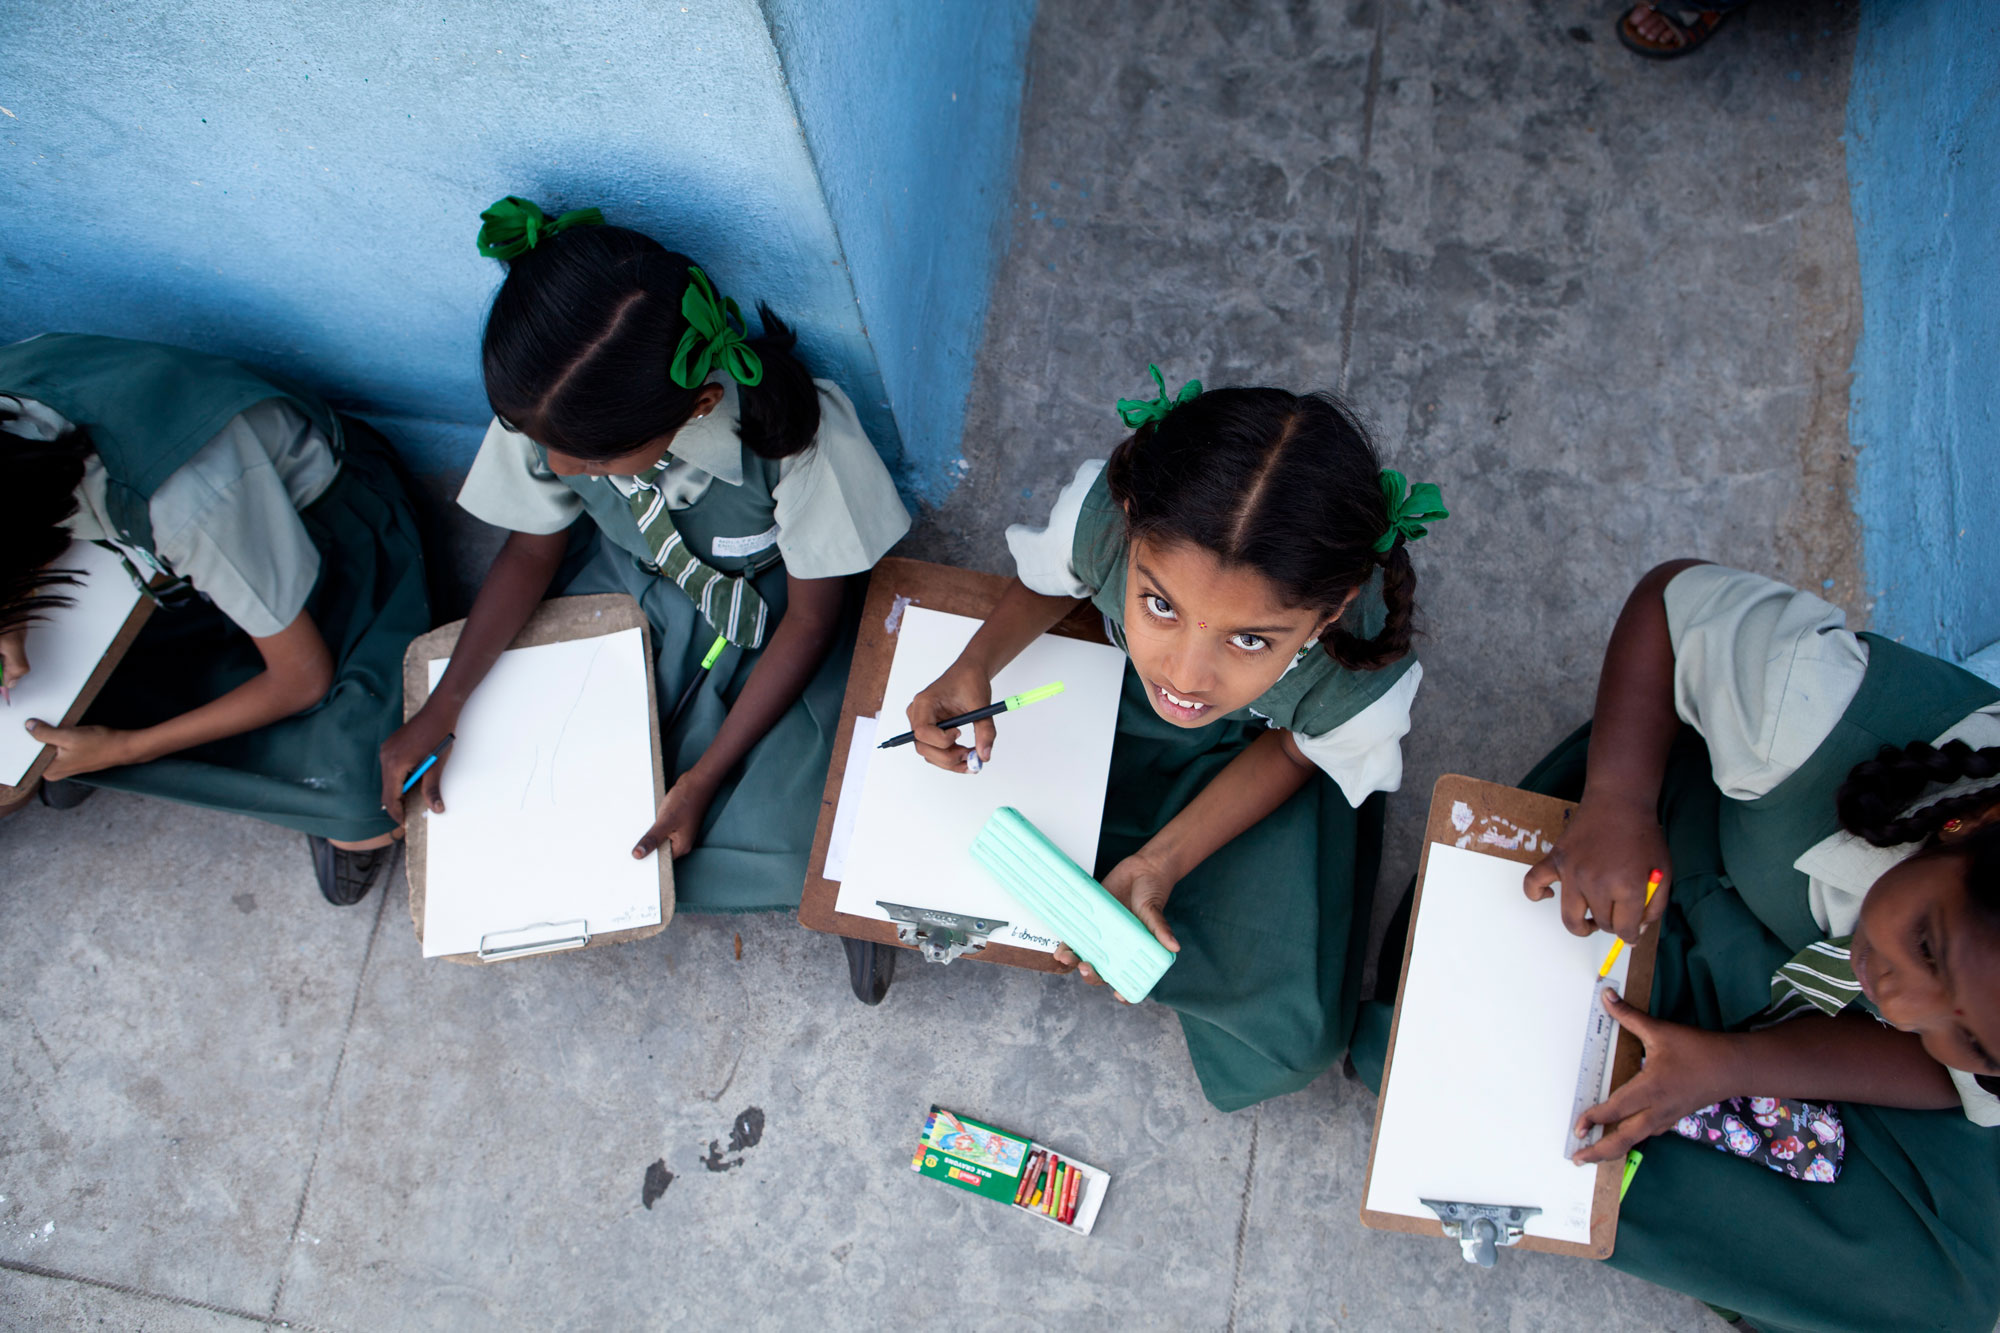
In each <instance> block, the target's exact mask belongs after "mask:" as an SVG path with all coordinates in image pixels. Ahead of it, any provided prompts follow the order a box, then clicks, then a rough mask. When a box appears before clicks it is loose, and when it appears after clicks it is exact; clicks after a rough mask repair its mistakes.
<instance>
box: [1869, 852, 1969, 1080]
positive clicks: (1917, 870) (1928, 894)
mask: <svg viewBox="0 0 2000 1333" xmlns="http://www.w3.org/2000/svg"><path fill="white" fill-rule="evenodd" d="M1850 950H1851V955H1852V959H1853V963H1854V976H1855V979H1856V980H1858V981H1859V982H1860V983H1861V989H1862V991H1863V993H1865V994H1866V995H1867V996H1868V998H1869V999H1870V1000H1871V1001H1873V1002H1874V1004H1875V1007H1876V1008H1877V1009H1878V1010H1880V1011H1881V1014H1882V1017H1883V1019H1884V1020H1885V1021H1887V1022H1888V1023H1890V1024H1892V1025H1893V1026H1895V1027H1898V1028H1901V1029H1902V1030H1903V1031H1905V1032H1914V1033H1916V1034H1917V1035H1918V1036H1919V1037H1922V1038H1923V1042H1924V1049H1925V1050H1926V1051H1928V1052H1930V1055H1931V1058H1932V1059H1934V1060H1936V1061H1938V1063H1940V1064H1944V1065H1949V1066H1950V1067H1951V1068H1953V1069H1963V1070H1965V1071H1966V1072H1968V1073H1972V1074H1988V1075H2000V1059H1996V1057H2000V930H1996V929H1995V928H1994V927H1993V925H1992V924H1991V923H1989V922H1987V921H1985V920H1982V919H1981V914H1980V913H1979V910H1978V909H1977V908H1976V907H1975V906H1974V905H1973V904H1972V902H1971V901H1970V898H1969V896H1968V895H1967V893H1966V889H1965V862H1964V861H1963V860H1962V859H1960V858H1958V857H1952V856H1924V857H1917V858H1913V859H1911V860H1908V861H1905V862H1903V863H1902V864H1901V865H1899V866H1897V867H1896V868H1895V869H1894V870H1891V871H1890V872H1889V873H1888V874H1886V875H1884V876H1882V878H1880V879H1878V880H1876V881H1875V885H1874V887H1873V888H1871V889H1869V890H1868V897H1867V898H1866V899H1864V900H1863V901H1862V904H1861V919H1860V920H1859V921H1858V922H1857V923H1856V924H1855V927H1854V939H1853V942H1852V944H1851V945H1850Z"/></svg>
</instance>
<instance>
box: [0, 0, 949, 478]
mask: <svg viewBox="0 0 2000 1333" xmlns="http://www.w3.org/2000/svg"><path fill="white" fill-rule="evenodd" d="M7 26H8V32H7V37H6V42H7V55H8V60H9V69H10V78H9V79H8V84H7V91H6V93H5V95H4V98H0V100H4V102H5V105H6V108H7V113H8V114H7V116H6V117H5V118H0V190H4V193H5V196H6V199H7V216H8V221H7V225H6V227H5V229H4V231H0V273H4V274H5V277H6V293H7V297H6V301H5V303H4V305H0V339H6V340H11V339H14V338H20V337H25V336H28V335H30V334H33V333H38V332H42V331H44V330H48V329H56V328H61V329H73V330H79V331H85V332H98V333H114V334H122V335H126V336H133V337H144V338H155V339H160V340H163V341H168V342H179V343H185V344H188V345H191V346H196V347H201V348H204V349H207V350H212V351H217V352H222V353H224V354H227V355H232V356H238V357H242V358H245V359H248V360H253V361H259V362H263V363H266V364H269V365H272V366H274V367H276V368H279V369H282V370H285V371H288V372H290V373H292V374H294V375H296V376H298V377H299V378H300V379H302V380H304V381H305V382H307V383H310V384H314V385H316V386H318V387H320V388H322V389H323V390H325V391H326V392H327V394H328V396H329V397H330V398H332V399H333V400H334V401H335V402H336V403H338V404H339V405H341V406H343V407H346V408H349V409H351V410H355V411H358V412H360V413H362V414H363V415H368V416H372V417H376V418H378V419H385V420H386V422H387V424H388V426H389V428H390V429H391V430H395V429H397V423H398V421H409V422H412V423H414V424H413V425H412V433H413V434H414V435H415V436H416V437H418V438H417V439H416V440H414V441H413V442H410V443H406V445H405V447H406V449H407V451H408V452H409V453H410V456H411V461H412V463H413V465H415V466H417V467H418V468H420V469H421V470H426V471H439V472H451V471H459V470H462V469H463V468H464V467H465V466H466V465H467V464H468V463H469V462H470V461H471V450H472V448H473V446H474V445H475V444H476V441H477V439H478V435H477V432H476V431H468V430H467V429H466V428H468V427H474V426H477V425H480V424H483V422H484V420H485V418H486V405H485V396H484V394H483V392H482V390H481V388H480V380H479V364H478V342H479V331H480V324H481V321H482V320H483V318H484V315H485V310H486V306H487V303H488V301H489V300H490V298H491V295H492V292H493V290H494V288H495V287H496V286H497V285H498V283H499V280H500V277H501V271H500V267H499V266H498V265H497V264H495V263H492V262H490V261H487V260H484V259H481V258H479V257H478V255H477V254H476V253H475V252H474V250H473V246H472V237H473V233H474V231H475V230H476V229H477V225H478V222H477V215H478V212H479V210H480V209H481V208H482V207H484V206H485V205H486V204H488V203H490V202H491V201H492V200H494V199H496V198H498V197H499V196H501V195H503V194H509V193H515V194H523V195H526V196H528V197H530V198H535V199H538V200H540V201H542V202H545V203H548V204H550V205H563V206H569V207H576V206H582V205H587V204H598V205H601V206H602V207H603V208H604V210H605V213H606V215H607V217H609V218H610V219H611V220H612V221H614V222H618V223H623V224H625V225H629V226H633V227H636V228H638V229H639V230H642V231H646V232H648V233H650V234H652V235H654V236H656V237H658V238H659V239H661V240H662V241H665V242H667V243H668V244H671V245H674V246H676V247H677V248H680V249H683V250H685V251H687V252H688V253H690V254H693V255H695V256H696V257H697V258H699V259H700V260H701V262H702V263H703V265H704V266H705V267H707V268H708V269H709V271H710V272H711V273H713V274H714V275H715V278H716V280H717V283H718V285H720V286H721V287H722V289H723V290H724V291H725V292H727V293H729V294H730V295H733V296H735V297H736V298H737V299H738V300H739V301H741V302H742V303H743V304H744V305H746V306H750V305H752V304H753V303H754V302H756V301H759V300H763V301H768V302H770V304H771V305H772V307H773V308H774V309H776V310H777V311H778V312H779V313H780V314H782V315H784V316H785V317H786V318H787V319H788V320H789V321H791V322H793V323H795V324H796V325H797V327H798V328H799V331H800V334H801V341H802V344H803V350H804V352H805V355H806V356H807V358H808V359H809V360H810V361H811V362H812V364H813V365H814V367H815V369H816V370H817V371H818V372H819V373H821V374H824V375H826V376H828V377H830V378H832V379H834V380H836V381H839V382H840V383H841V385H842V386H843V387H844V388H846V389H847V391H848V393H849V395H850V396H851V397H852V398H853V399H854V401H855V405H856V407H857V408H858V409H859V410H860V412H861V415H862V420H863V423H864V424H865V425H866V426H867V427H868V429H869V431H870V434H871V436H872V437H873V438H874V440H875V442H876V444H877V445H878V446H879V447H881V448H882V449H883V451H884V453H885V454H886V455H888V456H889V457H890V458H892V459H894V458H895V457H896V456H897V453H898V447H899V446H898V433H897V429H896V422H895V419H894V416H893V415H892V413H891V411H890V409H889V406H888V404H889V402H890V398H891V395H890V393H889V392H888V390H887V389H886V388H885V385H884V382H883V376H882V373H881V370H880V368H879V366H878V364H877V359H876V353H875V350H874V349H873V348H872V347H871V346H870V343H869V339H868V336H867V333H866V332H865V331H864V329H863V328H862V324H861V318H860V315H859V311H858V308H857V303H856V297H855V290H854V284H853V281H852V280H851V279H850V276H849V270H848V268H847V267H846V265H845V264H844V263H843V262H842V258H841V254H840V240H839V237H838V236H837V235H836V233H835V231H834V225H833V222H832V219H831V218H830V216H829V214H828V211H827V206H826V201H825V200H824V199H823V198H822V197H821V194H820V190H819V184H818V181H817V179H816V175H815V172H814V167H813V160H812V156H811V153H810V152H809V150H808V148H807V146H806V141H805V138H804V135H803V133H802V131H801V130H800V128H799V124H798V120H797V116H796V111H795V108H794V106H793V103H792V99H791V97H790V95H789V94H788V93H787V91H786V89H785V86H784V78H783V72H782V70H781V68H780V66H779V62H778V58H777V52H776V50H775V49H774V47H773V44H772V37H771V30H770V27H769V26H768V24H767V22H766V19H765V16H764V13H763V11H762V9H761V8H760V7H759V6H758V5H757V3H756V2H755V0H688V3H687V4H685V5H681V4H676V5H660V6H644V7H638V6H633V5H629V4H625V3H621V2H620V0H566V3H564V4H562V5H548V4H544V3H541V0H353V2H352V3H348V4H343V5H333V6H326V5H318V6H314V5H294V4H289V3H284V2H283V0H190V2H189V3H184V4H172V5H169V4H166V3H164V0H39V3H36V4H32V5H17V6H14V7H12V9H11V11H10V13H9V15H8V20H7ZM922 276H923V275H921V274H918V275H914V277H912V276H910V275H905V279H904V280H906V281H910V280H914V281H921V280H922Z"/></svg>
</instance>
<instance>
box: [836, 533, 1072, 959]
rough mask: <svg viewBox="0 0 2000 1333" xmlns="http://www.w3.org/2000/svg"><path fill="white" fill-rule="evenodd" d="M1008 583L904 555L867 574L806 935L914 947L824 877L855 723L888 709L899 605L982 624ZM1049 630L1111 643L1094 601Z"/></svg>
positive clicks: (992, 955) (989, 950)
mask: <svg viewBox="0 0 2000 1333" xmlns="http://www.w3.org/2000/svg"><path fill="white" fill-rule="evenodd" d="M1008 583H1009V580H1008V579H1006V578H1003V577H1001V576H1000V575H998V574H981V573H978V572H976V571H974V570H970V569H954V568H953V567H951V566H950V565H934V564H931V563H929V562H928V561H924V560H905V559H902V558H901V557H898V556H891V557H889V558H888V559H885V560H883V561H881V562H880V563H879V564H877V565H876V566H875V569H874V571H873V572H872V573H871V574H870V575H869V577H868V597H867V600H866V601H865V602H863V604H862V608H861V634H860V638H859V640H858V641H857V642H856V644H855V647H854V665H853V667H852V668H851V669H850V670H849V671H848V673H847V696H846V697H845V698H844V699H842V700H841V704H840V731H839V733H838V734H837V735H835V737H834V741H833V761H832V762H831V763H830V764H829V765H828V766H827V770H826V790H825V791H824V792H823V793H821V796H820V805H819V828H818V830H817V831H816V832H815V833H814V834H813V845H812V856H811V858H810V859H809V860H808V861H807V862H806V883H805V892H804V894H803V895H802V896H801V897H800V899H799V924H800V925H802V926H805V927H806V928H807V929H808V930H823V931H827V932H829V933H831V934H835V935H845V936H847V937H848V938H849V939H856V940H873V941H875V942H876V943H877V944H894V945H897V946H899V947H902V948H909V947H910V946H908V945H905V944H903V942H902V941H901V940H899V939H897V938H896V926H895V923H893V922H889V921H877V920H875V919H874V918H873V917H866V916H852V915H850V914H848V913H846V912H842V911H839V910H838V909H837V908H836V907H835V906H834V903H835V900H836V899H837V898H838V897H839V895H840V885H839V884H838V883H836V882H835V881H833V880H830V879H828V878H826V876H825V875H824V874H823V873H822V872H823V871H824V870H825V869H826V849H827V845H828V844H829V843H830V842H831V841H832V839H833V816H834V812H835V811H836V810H838V809H839V808H840V785H841V781H842V779H843V778H844V777H845V776H846V772H847V750H848V746H849V745H851V744H852V743H853V741H854V719H855V718H857V717H873V716H875V714H877V713H878V712H880V711H881V709H882V694H883V692H884V691H885V690H886V689H887V688H888V685H889V664H890V662H891V661H892V660H893V659H894V658H895V655H896V636H895V630H894V629H893V628H891V626H892V624H900V622H901V615H900V614H899V609H900V608H902V607H909V606H921V607H925V608H928V609H929V610H932V611H945V612H949V613H950V614H952V615H960V616H973V617H976V618H979V619H984V618H985V617H986V614H987V613H988V612H989V611H991V610H992V609H993V606H994V604H995V603H997V602H998V601H999V600H1000V594H1001V593H1003V592H1005V591H1006V590H1007V585H1008ZM1049 633H1051V634H1060V635H1062V636H1063V637H1064V638H1069V639H1082V640H1083V641H1084V642H1086V643H1108V642H1110V640H1108V639H1106V638H1105V637H1104V619H1103V616H1102V615H1101V614H1100V613H1099V612H1098V610H1097V608H1096V607H1094V606H1092V605H1091V604H1090V603H1088V602H1085V603H1084V604H1083V605H1081V606H1079V607H1078V608H1077V609H1076V610H1074V611H1072V612H1070V614H1069V615H1067V616H1065V617H1064V618H1063V619H1062V621H1061V622H1060V623H1059V624H1057V625H1056V626H1055V627H1054V628H1053V629H1051V630H1050V631H1049ZM900 729H901V728H897V730H900ZM965 956H966V957H967V958H973V959H978V960H979V961H981V962H987V963H1002V964H1005V965H1006V966H1008V967H1026V968H1032V969H1033V970H1034V971H1037V972H1057V971H1060V970H1062V969H1061V968H1060V967H1059V966H1058V965H1057V963H1056V961H1055V957H1054V955H1052V954H1046V953H1042V952H1039V951H1038V950H1035V949H1020V948H1016V947H1015V946H1013V945H1011V944H989V945H987V946H986V947H985V948H984V949H981V950H980V951H979V952H978V953H973V954H967V955H965Z"/></svg>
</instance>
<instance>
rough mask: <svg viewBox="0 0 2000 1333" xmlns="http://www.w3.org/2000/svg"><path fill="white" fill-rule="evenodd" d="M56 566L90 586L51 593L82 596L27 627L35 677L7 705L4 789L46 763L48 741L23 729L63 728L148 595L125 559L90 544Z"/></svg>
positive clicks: (1, 743) (79, 545)
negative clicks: (35, 725) (38, 725)
mask: <svg viewBox="0 0 2000 1333" xmlns="http://www.w3.org/2000/svg"><path fill="white" fill-rule="evenodd" d="M55 567H56V568H57V569H74V570H79V571H81V575H82V579H83V586H82V587H77V588H53V589H51V590H50V591H52V592H56V593H60V594H62V595H63V596H66V597H73V598H75V599H76V602H75V605H73V606H63V607H57V608H56V609H55V610H54V611H51V612H50V613H49V617H48V619H47V620H38V621H36V622H34V623H33V624H31V625H29V626H28V634H27V639H26V642H25V644H24V645H23V647H24V651H25V652H26V653H27V654H28V674H27V675H26V676H25V677H23V678H22V681H21V683H20V684H19V685H14V686H11V687H10V688H9V690H8V693H9V694H11V695H12V696H13V702H11V703H9V702H6V701H4V700H0V786H7V787H14V786H19V785H20V782H21V779H22V778H24V777H26V776H28V770H29V769H30V768H32V767H33V766H34V763H35V760H36V759H38V758H40V757H41V753H42V745H41V742H39V741H37V740H36V739H35V738H34V737H32V736H30V735H29V734H28V733H27V731H26V730H25V729H24V728H23V726H22V724H23V723H25V722H27V721H28V720H29V719H30V718H39V719H40V720H41V721H43V722H49V723H53V724H55V725H57V726H61V725H62V720H63V716H64V714H66V713H68V712H69V709H70V705H71V704H73V703H75V702H76V696H77V695H79V694H81V693H83V687H84V685H85V684H87V683H88V682H89V680H90V673H91V672H93V671H95V670H97V664H98V663H99V662H102V661H103V660H104V654H105V652H106V651H107V650H108V649H109V648H110V647H111V641H112V640H113V639H115V638H117V637H118V631H119V630H121V629H123V628H124V627H125V622H126V621H127V620H129V619H130V618H131V616H132V608H133V607H134V606H137V605H138V604H139V598H140V597H141V596H143V595H144V594H142V593H141V592H140V591H139V589H138V588H136V587H135V586H133V583H132V578H131V576H130V575H129V574H127V573H126V572H125V566H124V565H123V564H122V563H121V562H120V561H119V559H118V557H117V556H116V555H114V554H113V553H112V552H110V551H107V550H105V549H104V548H103V547H102V546H98V545H95V544H94V543H91V542H71V543H70V544H69V549H68V550H67V551H65V552H63V554H62V558H61V559H59V560H57V561H56V562H55Z"/></svg>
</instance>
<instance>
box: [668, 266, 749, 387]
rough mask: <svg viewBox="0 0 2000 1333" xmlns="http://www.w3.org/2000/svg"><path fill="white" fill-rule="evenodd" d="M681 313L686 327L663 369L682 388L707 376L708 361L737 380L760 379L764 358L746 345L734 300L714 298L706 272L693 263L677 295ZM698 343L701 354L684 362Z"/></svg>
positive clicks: (741, 316) (746, 381)
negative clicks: (681, 292) (671, 360)
mask: <svg viewBox="0 0 2000 1333" xmlns="http://www.w3.org/2000/svg"><path fill="white" fill-rule="evenodd" d="M681 314H683V315H685V316H686V317H687V322H688V330H687V332H686V333H683V334H682V335H681V345H680V348H679V350H677V351H676V352H675V353H674V364H673V365H672V366H671V367H669V368H668V371H667V373H668V374H670V375H672V376H673V378H674V383H676V384H678V385H680V386H681V387H682V388H683V389H692V388H694V387H695V386H696V385H698V384H700V383H701V382H702V381H703V380H705V379H707V378H708V368H709V366H710V365H712V364H713V365H720V366H721V367H722V368H723V369H724V370H726V371H728V372H729V374H730V376H731V378H733V379H734V380H735V381H736V382H737V383H738V384H761V383H763V381H764V361H763V358H761V357H759V356H758V355H757V353H756V352H755V351H753V350H752V349H751V347H750V340H749V338H748V337H747V336H746V332H745V327H744V324H743V312H742V311H740V310H738V309H737V308H736V302H735V301H734V300H718V299H716V295H715V288H713V287H711V286H709V284H708V275H707V274H706V273H703V272H702V271H701V270H700V269H698V268H695V267H694V266H693V265H689V266H688V285H687V292H686V293H685V294H684V295H683V296H682V297H681ZM697 347H699V348H700V349H701V355H700V356H699V357H697V358H696V359H695V363H694V365H693V366H689V365H688V356H689V354H690V353H692V352H694V350H695V349H696V348H697Z"/></svg>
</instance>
